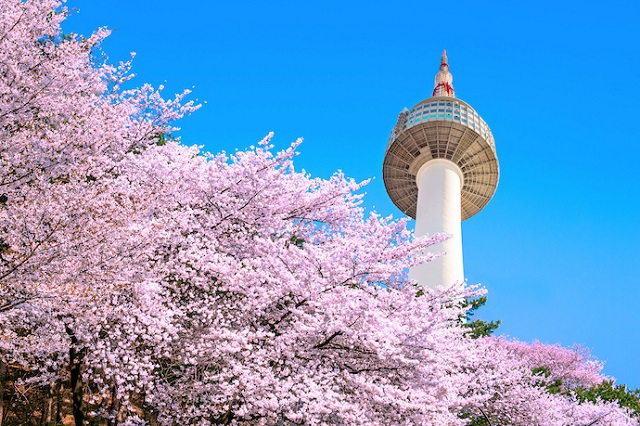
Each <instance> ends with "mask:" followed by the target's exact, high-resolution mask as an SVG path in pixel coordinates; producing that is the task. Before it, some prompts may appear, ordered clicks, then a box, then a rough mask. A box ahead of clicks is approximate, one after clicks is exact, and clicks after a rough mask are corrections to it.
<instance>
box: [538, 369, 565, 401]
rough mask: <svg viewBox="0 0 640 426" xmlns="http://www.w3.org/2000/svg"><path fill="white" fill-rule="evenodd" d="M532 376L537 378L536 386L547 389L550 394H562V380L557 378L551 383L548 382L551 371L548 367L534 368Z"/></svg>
mask: <svg viewBox="0 0 640 426" xmlns="http://www.w3.org/2000/svg"><path fill="white" fill-rule="evenodd" d="M532 373H533V375H534V376H536V377H538V378H539V380H538V382H537V384H538V385H539V386H542V387H544V388H546V389H547V392H549V393H550V394H556V393H560V392H562V379H560V378H558V379H555V380H552V381H548V380H547V379H549V376H551V370H549V368H548V367H536V368H534V369H533V371H532Z"/></svg>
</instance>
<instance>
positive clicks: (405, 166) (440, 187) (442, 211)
mask: <svg viewBox="0 0 640 426" xmlns="http://www.w3.org/2000/svg"><path fill="white" fill-rule="evenodd" d="M452 82H453V76H452V75H451V73H450V72H449V61H448V59H447V51H446V50H445V51H443V52H442V60H441V62H440V71H439V72H438V73H437V74H436V78H435V85H434V89H433V94H432V97H431V98H428V99H425V100H423V101H422V102H420V103H418V104H417V105H416V106H414V107H413V108H411V109H410V110H407V109H406V108H405V109H403V110H402V111H401V112H400V115H399V116H398V121H397V123H396V125H395V127H394V128H393V131H392V132H391V136H390V137H389V143H388V145H387V151H386V153H385V156H384V164H383V166H382V175H383V179H384V185H385V187H386V189H387V192H388V194H389V196H390V197H391V200H392V201H393V203H394V204H395V205H396V206H397V207H398V208H399V209H400V210H402V211H403V212H404V213H405V214H407V215H409V216H411V217H412V218H414V219H415V220H416V228H415V235H416V236H422V235H432V234H435V233H438V232H444V233H447V234H450V235H451V238H450V239H449V240H447V241H444V242H442V243H439V244H437V245H435V246H433V248H432V250H430V251H433V252H434V253H438V252H445V254H444V255H443V256H441V257H439V258H438V259H436V260H435V261H433V262H429V263H425V264H422V265H418V266H415V267H413V268H412V269H411V270H410V271H409V276H410V277H411V278H413V279H415V280H416V281H417V282H418V284H419V285H420V286H426V287H431V288H435V287H437V286H440V285H442V286H445V287H449V286H451V285H453V284H454V283H456V282H462V281H463V280H464V268H463V263H462V225H461V223H462V221H463V220H465V219H468V218H470V217H471V216H473V215H475V214H476V213H478V212H479V211H480V210H482V209H483V208H484V206H486V205H487V203H488V202H489V200H491V197H493V194H494V193H495V191H496V187H497V186H498V176H499V173H500V170H499V166H498V157H497V155H496V146H495V143H494V140H493V135H492V134H491V130H489V126H488V125H487V123H485V122H484V120H482V118H480V116H479V115H478V113H477V112H476V111H475V110H474V109H473V108H471V106H470V105H469V104H467V103H465V102H463V101H461V100H460V99H458V98H456V97H455V92H454V91H453V86H452V84H451V83H452Z"/></svg>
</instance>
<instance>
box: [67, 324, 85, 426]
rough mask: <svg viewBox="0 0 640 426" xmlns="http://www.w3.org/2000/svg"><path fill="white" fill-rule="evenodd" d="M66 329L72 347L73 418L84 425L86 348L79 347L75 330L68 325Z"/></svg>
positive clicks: (81, 425) (70, 359)
mask: <svg viewBox="0 0 640 426" xmlns="http://www.w3.org/2000/svg"><path fill="white" fill-rule="evenodd" d="M65 328H66V331H67V334H68V335H69V337H70V338H71V347H70V348H69V375H70V378H71V401H72V407H73V408H72V409H73V420H74V422H75V425H76V426H83V425H84V412H83V408H84V407H83V406H82V405H83V404H82V403H83V398H84V394H83V388H82V375H81V373H82V360H83V358H84V355H85V353H86V349H84V348H83V349H78V348H77V345H78V338H77V337H76V335H75V333H74V332H73V330H71V329H70V328H69V326H66V327H65Z"/></svg>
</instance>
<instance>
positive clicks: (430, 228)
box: [409, 159, 464, 288]
mask: <svg viewBox="0 0 640 426" xmlns="http://www.w3.org/2000/svg"><path fill="white" fill-rule="evenodd" d="M416 183H417V185H418V203H417V208H416V229H415V235H416V236H417V237H420V236H423V235H433V234H436V233H439V232H444V233H446V234H449V235H450V236H451V238H450V239H448V240H446V241H443V242H441V243H439V244H436V245H434V246H431V247H430V250H429V251H431V252H433V253H439V252H445V254H444V255H442V256H440V257H439V258H438V259H436V260H435V261H432V262H427V263H424V264H421V265H417V266H414V267H413V268H411V270H410V271H409V277H410V278H413V279H415V280H416V281H417V282H418V284H419V285H420V286H423V287H431V288H435V287H438V286H445V287H450V286H451V285H453V284H454V283H456V282H462V281H463V280H464V267H463V263H462V224H461V222H462V217H461V204H460V190H461V188H462V185H463V174H462V172H461V171H460V168H459V167H458V166H457V165H456V164H455V163H453V162H452V161H449V160H446V159H433V160H430V161H428V162H426V163H425V164H424V165H423V166H422V167H421V168H420V170H419V171H418V173H417V175H416Z"/></svg>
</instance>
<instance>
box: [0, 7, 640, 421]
mask: <svg viewBox="0 0 640 426" xmlns="http://www.w3.org/2000/svg"><path fill="white" fill-rule="evenodd" d="M66 14H67V11H66V10H65V9H64V8H63V7H62V5H61V4H60V2H58V1H53V0H28V1H20V0H0V132H1V138H0V229H1V230H2V235H1V236H0V397H1V398H0V425H2V424H3V421H4V422H5V424H21V422H22V423H25V422H27V421H30V417H31V419H33V418H36V417H37V418H38V419H42V420H41V422H44V423H43V424H56V423H55V422H57V421H59V422H62V423H65V424H75V425H78V426H79V425H83V424H89V422H96V423H95V424H109V425H115V424H122V425H143V424H148V425H158V424H159V425H186V424H197V425H214V424H233V425H443V426H444V425H447V426H451V425H489V424H493V425H549V426H556V425H557V426H561V425H585V426H586V425H637V423H638V422H637V420H635V418H634V417H632V414H631V412H629V411H627V410H626V409H625V408H622V407H620V406H619V405H618V404H617V403H616V402H605V401H602V400H597V401H596V402H588V401H581V400H579V399H578V398H577V397H576V390H577V389H583V388H590V387H592V386H595V385H598V384H601V383H602V382H603V381H604V380H606V379H607V378H606V377H604V376H602V375H601V367H602V365H601V364H600V363H598V362H595V361H594V360H592V359H591V358H590V356H589V354H588V353H587V352H586V351H585V350H583V349H580V348H575V349H565V348H562V347H559V346H550V345H544V344H541V343H533V344H526V343H522V342H517V341H512V340H507V339H504V338H494V337H483V338H479V339H471V338H469V337H468V336H467V335H466V331H467V330H466V329H465V328H464V327H462V326H461V321H460V317H461V316H464V314H465V310H466V309H467V308H464V307H463V306H462V305H461V304H460V303H459V301H460V300H461V299H462V298H464V297H475V296H478V295H482V294H483V293H484V291H483V290H482V289H480V288H477V287H472V288H469V287H464V286H463V285H462V284H460V285H457V286H454V287H453V288H451V289H448V290H443V289H439V290H436V291H431V290H424V291H422V290H419V289H417V288H416V287H415V286H414V283H413V282H411V281H409V280H408V278H407V275H406V270H407V268H409V267H410V266H411V265H413V264H415V263H418V262H423V261H429V260H430V259H432V258H433V256H434V255H432V254H421V253H426V252H428V247H429V246H430V245H432V244H434V243H437V242H439V241H441V240H442V238H443V237H442V236H440V235H436V236H433V237H430V238H422V239H414V238H413V237H412V233H411V232H410V231H409V230H408V229H407V221H406V220H393V219H391V218H384V217H380V216H378V215H376V214H369V215H367V214H365V212H364V210H363V208H362V207H361V206H360V203H361V199H362V196H361V195H359V194H358V191H359V189H360V188H361V186H362V185H363V184H365V183H366V182H365V183H356V182H354V181H353V180H351V179H348V178H346V177H345V176H343V175H342V174H339V173H337V174H335V175H334V176H333V177H331V178H330V179H328V180H324V179H317V178H312V177H310V176H309V175H307V174H305V173H303V172H299V171H296V169H295V168H294V163H293V161H294V157H295V154H296V150H297V149H298V146H299V144H300V141H296V142H295V143H293V144H291V145H290V146H289V147H288V148H286V149H284V150H282V151H278V150H276V149H275V148H274V145H273V144H272V142H271V135H269V136H268V137H266V138H265V139H264V140H263V141H261V142H260V143H259V144H258V145H257V146H256V147H251V148H249V149H247V150H244V151H239V152H236V153H235V154H234V155H227V154H225V153H220V154H215V155H212V154H208V153H204V152H201V151H200V149H199V148H197V147H188V146H185V145H183V144H182V143H181V142H180V141H178V140H175V139H172V138H171V137H170V136H169V135H170V134H171V132H172V131H175V130H176V128H175V127H173V124H172V123H174V122H175V120H177V119H179V118H180V117H182V116H184V115H185V114H189V113H191V112H193V111H194V110H196V109H197V106H195V105H193V104H192V103H191V102H187V101H186V100H185V96H187V95H188V92H184V93H182V94H180V95H178V96H176V97H174V98H172V99H170V100H166V99H164V98H163V97H162V95H161V90H162V88H153V87H151V86H149V85H144V86H142V87H140V88H138V89H128V90H125V89H123V88H122V84H123V83H124V82H126V81H127V80H129V79H130V73H129V67H130V63H122V64H119V65H117V66H112V65H110V64H108V63H106V62H105V61H104V59H102V57H101V56H100V55H99V45H100V42H101V40H103V39H104V38H105V37H106V36H107V35H108V34H109V31H108V30H106V29H100V30H98V31H96V32H95V33H94V34H92V35H91V36H89V37H86V38H84V37H81V36H78V35H75V34H71V35H63V34H62V32H61V29H60V24H61V22H62V21H63V20H64V19H65V16H66ZM550 384H553V387H552V386H550ZM7 401H12V404H13V405H10V404H8V403H7ZM55 401H58V402H56V403H54V402H55ZM92 424H93V423H92Z"/></svg>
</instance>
